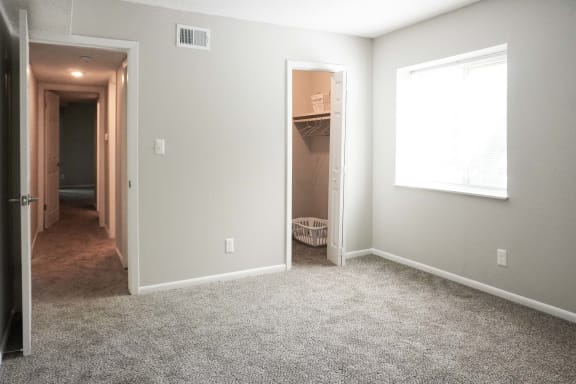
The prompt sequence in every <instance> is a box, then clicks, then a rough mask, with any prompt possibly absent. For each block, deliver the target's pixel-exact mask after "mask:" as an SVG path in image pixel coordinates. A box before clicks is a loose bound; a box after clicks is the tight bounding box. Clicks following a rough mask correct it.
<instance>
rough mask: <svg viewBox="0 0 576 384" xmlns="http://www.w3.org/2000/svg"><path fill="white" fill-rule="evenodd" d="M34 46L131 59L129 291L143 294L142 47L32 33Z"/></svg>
mask: <svg viewBox="0 0 576 384" xmlns="http://www.w3.org/2000/svg"><path fill="white" fill-rule="evenodd" d="M30 41H31V42H33V43H42V44H52V45H65V46H73V47H90V48H101V49H113V50H119V51H124V52H126V53H127V56H128V59H127V61H128V81H129V86H128V97H127V99H128V100H127V105H126V110H127V111H126V112H127V127H126V130H127V132H126V134H127V143H126V163H127V180H125V182H126V183H127V184H128V187H127V195H128V196H127V202H126V203H127V205H126V207H127V211H128V234H127V236H128V239H127V241H128V247H127V248H128V251H127V255H126V257H127V259H128V290H129V292H130V293H131V294H132V295H137V294H139V293H140V245H139V244H140V240H139V233H140V230H139V205H138V204H139V184H138V176H139V175H138V87H139V75H138V73H139V61H138V60H139V59H138V57H139V56H138V50H139V44H138V42H137V41H129V40H115V39H105V38H99V37H91V36H79V35H55V34H50V33H31V36H30Z"/></svg>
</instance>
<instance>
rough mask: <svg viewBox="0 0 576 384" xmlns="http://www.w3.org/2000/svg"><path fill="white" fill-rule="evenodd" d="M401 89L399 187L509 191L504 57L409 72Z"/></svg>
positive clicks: (397, 167) (399, 105)
mask: <svg viewBox="0 0 576 384" xmlns="http://www.w3.org/2000/svg"><path fill="white" fill-rule="evenodd" d="M399 74H400V72H399ZM398 87H399V89H398V116H397V118H398V122H397V132H396V133H397V148H396V182H397V184H402V185H410V186H421V187H434V188H435V189H448V190H461V188H460V187H470V188H476V189H477V188H485V189H493V190H496V191H504V192H505V191H506V189H507V155H506V145H507V144H506V109H507V105H506V100H507V65H506V59H505V55H500V56H492V57H480V58H478V59H477V60H467V61H466V62H455V63H453V64H449V63H448V64H444V65H442V66H437V67H431V68H424V69H419V70H417V71H405V72H404V73H402V76H399V82H398ZM451 186H452V187H451Z"/></svg>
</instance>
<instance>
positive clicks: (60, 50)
mask: <svg viewBox="0 0 576 384" xmlns="http://www.w3.org/2000/svg"><path fill="white" fill-rule="evenodd" d="M81 56H89V57H91V58H92V59H93V60H92V61H90V62H84V61H82V60H81V59H80V57H81ZM125 58H126V54H125V53H124V52H117V51H108V50H103V49H94V48H80V47H68V46H64V45H47V44H37V43H32V44H30V66H31V67H32V72H33V73H34V76H36V78H37V79H38V80H39V81H43V82H47V83H60V84H62V83H65V84H78V85H104V84H107V83H108V79H110V76H112V74H113V73H114V71H115V70H116V69H118V68H119V67H120V66H121V65H122V62H123V61H124V59H125ZM73 70H76V71H81V72H83V73H84V76H83V77H81V78H74V77H72V76H71V75H70V72H71V71H73Z"/></svg>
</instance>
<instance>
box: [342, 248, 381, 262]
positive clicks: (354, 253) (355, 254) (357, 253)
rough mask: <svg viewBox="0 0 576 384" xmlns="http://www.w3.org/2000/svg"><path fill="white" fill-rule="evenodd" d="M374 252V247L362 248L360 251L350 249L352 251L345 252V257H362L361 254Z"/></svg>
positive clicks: (366, 254) (365, 254)
mask: <svg viewBox="0 0 576 384" xmlns="http://www.w3.org/2000/svg"><path fill="white" fill-rule="evenodd" d="M372 254H374V250H373V249H370V248H369V249H361V250H359V251H350V252H346V253H344V258H345V259H346V260H348V259H353V258H355V257H361V256H368V255H372Z"/></svg>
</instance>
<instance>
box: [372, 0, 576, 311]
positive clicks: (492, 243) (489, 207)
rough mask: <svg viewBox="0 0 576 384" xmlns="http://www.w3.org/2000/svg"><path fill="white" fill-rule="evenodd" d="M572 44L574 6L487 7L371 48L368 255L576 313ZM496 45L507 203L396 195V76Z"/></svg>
mask: <svg viewBox="0 0 576 384" xmlns="http://www.w3.org/2000/svg"><path fill="white" fill-rule="evenodd" d="M575 36H576V2H575V1H572V0H555V1H539V0H497V1H496V0H492V1H491V0H486V1H482V2H479V3H477V4H475V5H472V6H470V7H467V8H463V9H461V10H458V11H456V12H453V13H450V14H447V15H444V16H440V17H438V18H435V19H433V20H430V21H428V22H424V23H421V24H418V25H415V26H413V27H409V28H406V29H404V30H401V31H398V32H395V33H392V34H389V35H386V36H384V37H382V38H379V39H377V40H376V41H375V44H374V64H373V67H374V109H373V113H374V148H373V153H374V174H373V175H374V176H373V177H374V179H373V183H374V191H373V196H374V199H373V206H374V223H373V231H374V232H373V239H374V246H375V248H377V249H380V250H383V251H387V252H390V253H393V254H396V255H399V256H403V257H407V258H410V259H413V260H416V261H418V262H422V263H424V264H428V265H431V266H434V267H437V268H440V269H443V270H446V271H449V272H453V273H456V274H458V275H462V276H464V277H468V278H471V279H474V280H478V281H480V282H483V283H486V284H489V285H492V286H495V287H498V288H501V289H504V290H507V291H511V292H514V293H517V294H520V295H522V296H526V297H529V298H532V299H536V300H538V301H542V302H545V303H548V304H551V305H554V306H557V307H560V308H563V309H566V310H569V311H572V312H576V295H574V292H576V278H575V277H574V271H576V242H575V241H574V235H575V234H576V178H575V177H574V176H575V170H574V166H575V164H576V128H575V122H576V108H574V106H576V71H575V68H576V44H574V42H575V40H574V37H575ZM502 43H508V68H509V91H508V92H509V93H508V95H509V96H508V113H509V116H508V142H509V143H508V157H509V192H510V199H509V200H508V201H498V200H492V199H486V198H478V197H470V196H462V195H455V194H449V193H442V192H431V191H424V190H416V189H405V188H397V187H394V186H393V183H394V141H395V133H394V129H395V105H396V99H395V96H396V94H395V92H396V70H397V69H398V68H401V67H404V66H408V65H412V64H417V63H421V62H425V61H428V60H434V59H439V58H443V57H448V56H451V55H456V54H459V53H464V52H468V51H473V50H477V49H481V48H486V47H490V46H494V45H498V44H502ZM496 248H505V249H508V251H509V266H508V268H501V267H498V266H496Z"/></svg>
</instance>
